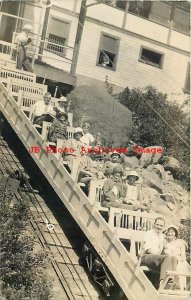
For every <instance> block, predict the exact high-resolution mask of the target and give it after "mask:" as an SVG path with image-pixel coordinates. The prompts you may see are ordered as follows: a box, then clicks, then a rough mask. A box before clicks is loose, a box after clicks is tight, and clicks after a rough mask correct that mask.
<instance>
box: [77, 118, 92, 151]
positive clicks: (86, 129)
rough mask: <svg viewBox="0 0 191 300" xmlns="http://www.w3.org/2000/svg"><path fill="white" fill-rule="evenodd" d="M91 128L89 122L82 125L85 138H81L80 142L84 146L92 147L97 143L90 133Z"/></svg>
mask: <svg viewBox="0 0 191 300" xmlns="http://www.w3.org/2000/svg"><path fill="white" fill-rule="evenodd" d="M90 126H91V125H90V123H89V122H85V123H84V124H83V125H82V130H83V136H82V137H81V139H80V140H81V142H82V144H83V145H84V146H92V145H93V143H94V141H95V139H94V137H93V135H92V134H91V133H89V130H90Z"/></svg>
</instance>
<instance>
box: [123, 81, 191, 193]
mask: <svg viewBox="0 0 191 300" xmlns="http://www.w3.org/2000/svg"><path fill="white" fill-rule="evenodd" d="M118 99H119V101H120V103H121V104H123V105H124V106H126V107H127V108H128V109H129V110H130V111H131V112H132V113H133V116H134V117H133V132H132V139H133V141H134V142H136V143H137V144H139V145H140V146H142V147H147V146H154V145H158V146H162V147H165V148H166V149H167V150H168V152H169V153H170V155H172V156H174V157H175V158H177V159H178V160H179V161H180V163H181V165H182V167H181V170H180V171H179V173H178V174H177V178H178V179H179V180H181V181H182V182H183V183H184V184H185V186H186V187H187V188H188V186H189V168H188V166H189V146H188V145H189V132H190V127H189V120H188V117H187V115H186V114H185V113H183V111H182V110H181V109H180V108H179V107H178V106H177V105H176V104H174V103H172V102H169V101H167V95H164V94H162V93H160V92H158V91H157V90H156V89H155V88H153V87H151V86H149V87H146V88H145V89H139V88H134V89H132V90H130V89H129V88H128V87H127V88H126V89H125V90H124V91H123V92H122V93H120V94H119V95H118Z"/></svg>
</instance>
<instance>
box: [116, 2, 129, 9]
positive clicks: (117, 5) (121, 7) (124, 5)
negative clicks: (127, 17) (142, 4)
mask: <svg viewBox="0 0 191 300" xmlns="http://www.w3.org/2000/svg"><path fill="white" fill-rule="evenodd" d="M115 5H116V7H117V8H120V9H122V10H125V9H126V5H127V1H123V0H117V1H116V4H115Z"/></svg>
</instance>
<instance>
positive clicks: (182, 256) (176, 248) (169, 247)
mask: <svg viewBox="0 0 191 300" xmlns="http://www.w3.org/2000/svg"><path fill="white" fill-rule="evenodd" d="M186 248H187V243H186V242H185V241H184V240H182V239H174V240H173V241H171V242H167V241H166V243H165V248H164V254H168V255H172V256H176V258H177V259H178V264H177V267H176V271H178V272H180V273H186V274H187V273H190V272H191V266H190V265H189V264H188V262H187V261H186ZM178 281H179V285H180V289H181V290H184V289H186V277H185V276H179V279H178Z"/></svg>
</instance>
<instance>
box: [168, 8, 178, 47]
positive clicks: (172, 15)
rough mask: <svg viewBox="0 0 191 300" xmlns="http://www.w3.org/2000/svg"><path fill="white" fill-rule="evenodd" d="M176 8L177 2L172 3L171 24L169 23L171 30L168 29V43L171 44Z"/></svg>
mask: <svg viewBox="0 0 191 300" xmlns="http://www.w3.org/2000/svg"><path fill="white" fill-rule="evenodd" d="M175 8H176V3H175V2H174V3H172V8H171V14H170V20H169V21H170V24H169V31H168V37H167V45H169V44H170V39H171V34H172V29H173V22H174V21H173V19H174V14H175Z"/></svg>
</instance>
